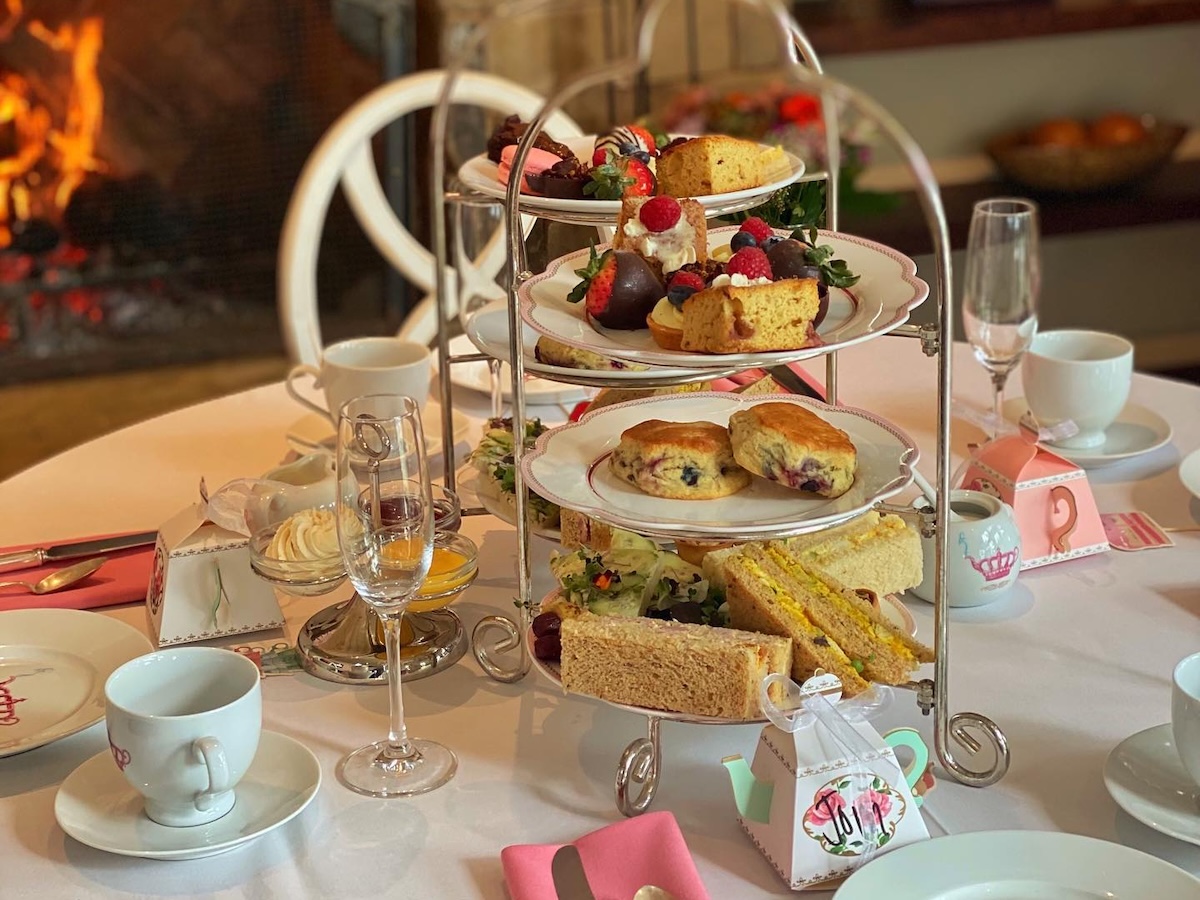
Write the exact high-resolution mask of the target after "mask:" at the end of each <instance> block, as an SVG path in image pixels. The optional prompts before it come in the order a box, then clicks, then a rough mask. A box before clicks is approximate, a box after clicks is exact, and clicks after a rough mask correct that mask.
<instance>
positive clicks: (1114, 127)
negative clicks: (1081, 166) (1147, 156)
mask: <svg viewBox="0 0 1200 900" xmlns="http://www.w3.org/2000/svg"><path fill="white" fill-rule="evenodd" d="M1147 136H1148V134H1147V131H1146V126H1145V125H1143V124H1142V122H1141V120H1140V119H1138V118H1136V117H1134V116H1130V115H1126V114H1125V113H1108V114H1107V115H1104V116H1101V117H1100V118H1098V119H1095V120H1093V121H1092V122H1091V124H1090V125H1088V137H1089V138H1090V139H1091V142H1092V143H1093V144H1095V145H1097V146H1099V147H1111V146H1113V145H1116V144H1137V143H1140V142H1142V141H1144V140H1146V138H1147Z"/></svg>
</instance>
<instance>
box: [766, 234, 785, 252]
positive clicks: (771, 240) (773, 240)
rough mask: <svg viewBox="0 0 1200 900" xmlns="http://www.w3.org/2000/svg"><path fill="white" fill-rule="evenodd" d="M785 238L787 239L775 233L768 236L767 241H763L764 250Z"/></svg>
mask: <svg viewBox="0 0 1200 900" xmlns="http://www.w3.org/2000/svg"><path fill="white" fill-rule="evenodd" d="M784 240H786V238H781V237H780V236H779V235H777V234H773V235H771V236H770V237H769V238H767V239H766V240H765V241H763V242H762V248H763V250H770V249H771V248H772V247H774V246H775V245H776V244H778V243H780V242H781V241H784Z"/></svg>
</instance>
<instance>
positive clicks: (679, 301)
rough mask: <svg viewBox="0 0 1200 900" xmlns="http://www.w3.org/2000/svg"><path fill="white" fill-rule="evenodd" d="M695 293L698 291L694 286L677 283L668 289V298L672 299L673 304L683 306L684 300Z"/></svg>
mask: <svg viewBox="0 0 1200 900" xmlns="http://www.w3.org/2000/svg"><path fill="white" fill-rule="evenodd" d="M694 293H696V289H695V288H694V287H692V286H690V285H686V284H677V285H674V286H673V287H671V288H670V289H668V290H667V299H668V300H670V301H671V305H672V306H677V307H680V308H682V307H683V301H684V300H686V299H687V298H688V297H690V296H692V294H694Z"/></svg>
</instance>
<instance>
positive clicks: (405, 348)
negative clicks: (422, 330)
mask: <svg viewBox="0 0 1200 900" xmlns="http://www.w3.org/2000/svg"><path fill="white" fill-rule="evenodd" d="M305 375H307V376H309V377H311V378H313V379H315V384H316V387H318V388H320V389H321V390H322V391H324V393H325V403H326V406H325V407H324V408H322V407H321V406H318V405H317V404H316V403H313V402H312V401H311V400H309V399H308V398H307V397H305V396H303V395H302V394H300V393H299V392H298V391H297V390H296V388H295V385H294V384H293V382H295V381H296V379H298V378H301V377H303V376H305ZM432 377H433V367H432V363H431V361H430V353H429V348H428V347H426V346H425V345H424V344H418V343H415V342H413V341H402V340H400V339H399V338H390V337H367V338H354V339H353V340H349V341H341V342H339V343H337V344H330V345H329V346H328V347H326V348H325V351H324V352H323V353H322V354H321V365H320V366H319V367H318V366H310V365H307V364H304V365H299V366H296V367H294V368H293V369H292V371H290V372H289V373H288V376H287V383H286V387H287V392H288V393H289V394H291V395H292V399H293V400H296V401H297V402H298V403H301V404H303V405H304V406H307V407H308V408H309V409H311V410H313V411H315V412H318V413H320V414H321V415H323V416H325V417H326V418H327V419H329V421H330V422H332V423H333V424H334V425H336V424H337V415H338V410H339V409H341V408H342V407H343V406H344V405H345V404H346V401H347V400H353V399H354V398H355V397H364V396H366V395H368V394H400V395H402V396H405V397H412V398H413V400H415V401H416V402H417V405H418V406H422V407H423V406H424V405H425V401H426V400H428V399H429V384H430V381H431V379H432Z"/></svg>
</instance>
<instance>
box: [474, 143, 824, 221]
mask: <svg viewBox="0 0 1200 900" xmlns="http://www.w3.org/2000/svg"><path fill="white" fill-rule="evenodd" d="M595 142H596V138H595V135H586V136H584V137H574V138H567V139H566V140H564V141H563V143H564V144H566V145H567V146H568V147H570V148H571V150H572V151H573V152H574V153H575V155H576V156H578V157H579V158H580V159H581V160H584V161H585V162H590V161H591V158H592V147H593V146H594V144H595ZM763 149H764V150H768V149H770V147H769V146H768V145H765V144H764V145H763ZM784 157H785V161H784V162H783V163H782V164H781V165H780V166H779V167H778V168H777V169H775V170H773V171H771V172H770V173H769V174H768V178H769V179H770V180H769V181H768V182H767V183H766V184H764V185H762V186H761V187H756V188H747V189H746V190H743V191H730V192H728V193H725V194H711V195H709V196H707V197H697V198H696V201H697V202H698V203H699V204H700V205H701V206H703V207H704V211H705V215H707V216H709V217H710V218H711V217H712V216H721V215H726V214H727V213H731V212H737V211H738V210H743V209H749V208H750V207H752V206H758V205H759V204H761V203H765V202H766V201H767V200H768V199H769V198H770V197H771V195H772V194H774V193H775V192H776V191H778V190H780V189H781V188H785V187H787V186H788V185H789V184H792V183H794V182H796V181H799V180H800V179H801V178H803V177H804V161H803V160H802V159H800V157H798V156H794V155H792V154H791V153H787V152H786V151H785V153H784ZM498 173H499V166H497V165H496V164H495V163H494V162H492V161H491V160H490V159H488V158H487V155H486V154H480V155H479V156H476V157H473V158H471V159H469V160H467V161H466V162H465V163H463V165H462V166H461V167H460V168H459V170H458V178H459V181H461V182H462V183H463V184H464V185H465V186H466V187H469V188H471V189H472V190H474V191H478V192H479V193H481V194H483V195H485V196H487V197H495V198H496V199H498V200H503V199H505V197H506V196H507V192H508V187H507V186H506V185H503V184H501V183H500V181H499V179H498V178H497V175H498ZM521 212H523V213H531V214H534V215H540V216H542V217H543V218H548V219H555V220H556V221H560V222H585V223H596V222H599V221H608V222H611V223H612V224H613V225H615V224H616V223H617V217H618V216H619V215H620V213H621V201H620V200H558V199H555V198H553V197H542V196H540V195H537V194H521Z"/></svg>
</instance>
